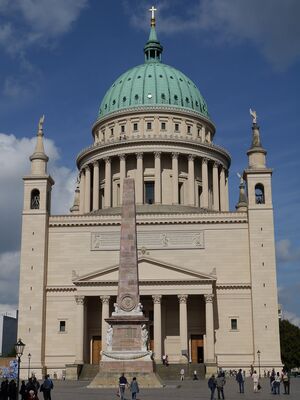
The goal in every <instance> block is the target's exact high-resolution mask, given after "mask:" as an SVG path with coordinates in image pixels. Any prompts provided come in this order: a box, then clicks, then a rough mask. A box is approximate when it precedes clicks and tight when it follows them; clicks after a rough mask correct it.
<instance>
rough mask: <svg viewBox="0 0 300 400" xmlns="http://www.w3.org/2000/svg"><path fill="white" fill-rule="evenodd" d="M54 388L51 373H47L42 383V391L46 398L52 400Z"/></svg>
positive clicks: (45, 399)
mask: <svg viewBox="0 0 300 400" xmlns="http://www.w3.org/2000/svg"><path fill="white" fill-rule="evenodd" d="M52 389H53V382H52V380H51V379H50V376H49V375H45V379H44V382H43V383H42V384H41V387H40V392H42V393H43V396H44V400H51V390H52Z"/></svg>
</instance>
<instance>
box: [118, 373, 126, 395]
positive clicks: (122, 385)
mask: <svg viewBox="0 0 300 400" xmlns="http://www.w3.org/2000/svg"><path fill="white" fill-rule="evenodd" d="M126 386H128V381H127V379H126V377H125V375H124V373H123V374H122V375H121V376H120V378H119V394H120V399H121V400H124V394H125V388H126Z"/></svg>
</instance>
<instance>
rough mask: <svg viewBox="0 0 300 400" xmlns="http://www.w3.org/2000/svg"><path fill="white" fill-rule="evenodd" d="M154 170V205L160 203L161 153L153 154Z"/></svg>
mask: <svg viewBox="0 0 300 400" xmlns="http://www.w3.org/2000/svg"><path fill="white" fill-rule="evenodd" d="M154 170H155V185H154V201H155V204H160V203H161V152H160V151H156V152H155V153H154Z"/></svg>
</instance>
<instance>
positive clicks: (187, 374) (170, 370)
mask: <svg viewBox="0 0 300 400" xmlns="http://www.w3.org/2000/svg"><path fill="white" fill-rule="evenodd" d="M182 368H183V369H184V379H193V374H194V371H197V376H198V379H204V378H205V365H204V364H196V363H191V364H169V365H168V366H167V367H166V366H165V365H163V364H156V365H155V372H156V373H157V375H158V376H159V377H160V378H161V379H162V380H163V381H164V380H176V381H177V380H180V371H181V369H182Z"/></svg>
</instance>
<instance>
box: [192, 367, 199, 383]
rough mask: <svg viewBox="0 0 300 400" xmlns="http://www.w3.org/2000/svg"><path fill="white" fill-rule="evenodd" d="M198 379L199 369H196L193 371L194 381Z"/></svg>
mask: <svg viewBox="0 0 300 400" xmlns="http://www.w3.org/2000/svg"><path fill="white" fill-rule="evenodd" d="M197 380H198V375H197V370H196V369H195V370H194V373H193V381H197Z"/></svg>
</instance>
